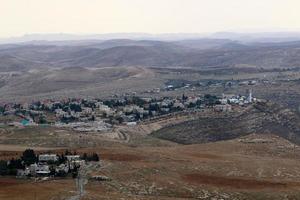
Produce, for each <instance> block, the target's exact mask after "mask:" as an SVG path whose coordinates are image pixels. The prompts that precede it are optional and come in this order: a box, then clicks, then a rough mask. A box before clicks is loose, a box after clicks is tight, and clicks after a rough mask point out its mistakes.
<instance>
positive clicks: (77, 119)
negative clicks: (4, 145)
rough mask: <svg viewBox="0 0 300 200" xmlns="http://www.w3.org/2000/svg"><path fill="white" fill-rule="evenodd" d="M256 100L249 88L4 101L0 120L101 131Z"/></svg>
mask: <svg viewBox="0 0 300 200" xmlns="http://www.w3.org/2000/svg"><path fill="white" fill-rule="evenodd" d="M256 101H257V99H256V98H254V97H253V96H252V91H251V90H249V91H247V95H245V96H244V95H225V94H223V95H222V96H221V97H217V96H214V95H210V94H206V95H203V96H200V95H199V96H186V95H184V94H183V95H182V96H180V97H163V98H152V97H138V96H125V97H123V98H114V99H109V100H101V99H65V100H61V101H54V100H44V101H36V102H32V103H23V104H20V103H5V104H2V105H1V106H0V119H2V120H1V122H0V123H1V124H2V125H8V126H14V127H18V128H22V127H26V126H55V127H60V128H71V129H72V130H74V131H78V132H101V131H107V130H109V129H111V128H112V127H113V126H114V125H120V124H123V125H128V126H134V125H136V124H137V123H139V122H142V121H143V120H148V119H151V118H155V117H160V116H164V115H167V114H170V113H176V112H182V111H197V110H199V111H200V110H204V109H212V110H213V111H215V112H231V111H232V110H233V107H236V106H239V107H244V106H247V105H250V104H252V103H254V102H256ZM7 118H9V120H6V119H7Z"/></svg>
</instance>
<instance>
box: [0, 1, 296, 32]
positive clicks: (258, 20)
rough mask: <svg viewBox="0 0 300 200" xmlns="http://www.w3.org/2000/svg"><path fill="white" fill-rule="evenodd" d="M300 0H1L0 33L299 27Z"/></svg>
mask: <svg viewBox="0 0 300 200" xmlns="http://www.w3.org/2000/svg"><path fill="white" fill-rule="evenodd" d="M299 9H300V0H0V25H1V28H0V37H10V36H19V35H23V34H30V33H77V34H88V33H90V34H95V33H112V32H147V33H174V32H181V33H183V32H185V33H188V32H189V33H202V32H217V31H252V32H253V31H277V30H282V31H283V30H287V31H300V22H299V20H300V12H299Z"/></svg>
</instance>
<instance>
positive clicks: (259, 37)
mask: <svg viewBox="0 0 300 200" xmlns="http://www.w3.org/2000/svg"><path fill="white" fill-rule="evenodd" d="M114 39H132V40H160V41H177V40H191V39H192V40H195V39H197V40H198V39H229V40H236V41H240V42H246V43H249V42H250V43H251V42H287V41H295V40H300V32H262V33H235V32H217V33H212V34H210V33H201V34H200V33H165V34H148V33H107V34H90V35H76V34H65V33H57V34H55V33H54V34H27V35H24V36H20V37H11V38H2V39H1V38H0V44H12V43H24V42H31V43H39V44H45V43H56V44H78V43H79V44H80V43H81V42H82V40H85V41H86V42H87V40H89V41H95V40H114Z"/></svg>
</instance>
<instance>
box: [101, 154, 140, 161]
mask: <svg viewBox="0 0 300 200" xmlns="http://www.w3.org/2000/svg"><path fill="white" fill-rule="evenodd" d="M100 157H101V159H103V160H111V161H124V162H134V161H140V160H143V159H144V158H143V157H142V156H138V155H133V154H117V153H104V154H100Z"/></svg>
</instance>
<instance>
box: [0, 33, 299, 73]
mask: <svg viewBox="0 0 300 200" xmlns="http://www.w3.org/2000/svg"><path fill="white" fill-rule="evenodd" d="M57 43H59V44H57ZM299 55H300V41H294V42H290V41H288V42H276V43H274V42H273V43H270V42H266V43H261V42H255V43H247V44H246V43H243V42H240V41H236V40H229V39H189V40H176V41H155V40H130V39H114V40H105V41H103V40H87V41H85V40H81V41H73V42H71V41H68V42H67V43H65V41H56V42H46V43H44V42H41V41H35V42H26V43H19V44H10V45H8V44H6V45H0V71H2V72H8V71H27V70H29V69H36V68H37V69H42V68H53V67H55V68H65V67H90V68H95V67H112V66H118V67H122V66H144V67H178V66H179V67H195V68H209V67H240V66H250V67H256V68H294V67H300V56H299Z"/></svg>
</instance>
